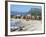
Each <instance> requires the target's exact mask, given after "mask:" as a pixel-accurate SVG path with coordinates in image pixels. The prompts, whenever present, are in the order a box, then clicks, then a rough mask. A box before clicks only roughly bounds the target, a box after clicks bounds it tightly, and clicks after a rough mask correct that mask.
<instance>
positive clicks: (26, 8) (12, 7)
mask: <svg viewBox="0 0 46 37" xmlns="http://www.w3.org/2000/svg"><path fill="white" fill-rule="evenodd" d="M40 7H41V6H32V5H14V4H11V5H10V10H11V11H12V12H16V11H17V12H28V11H29V10H31V8H40Z"/></svg>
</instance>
